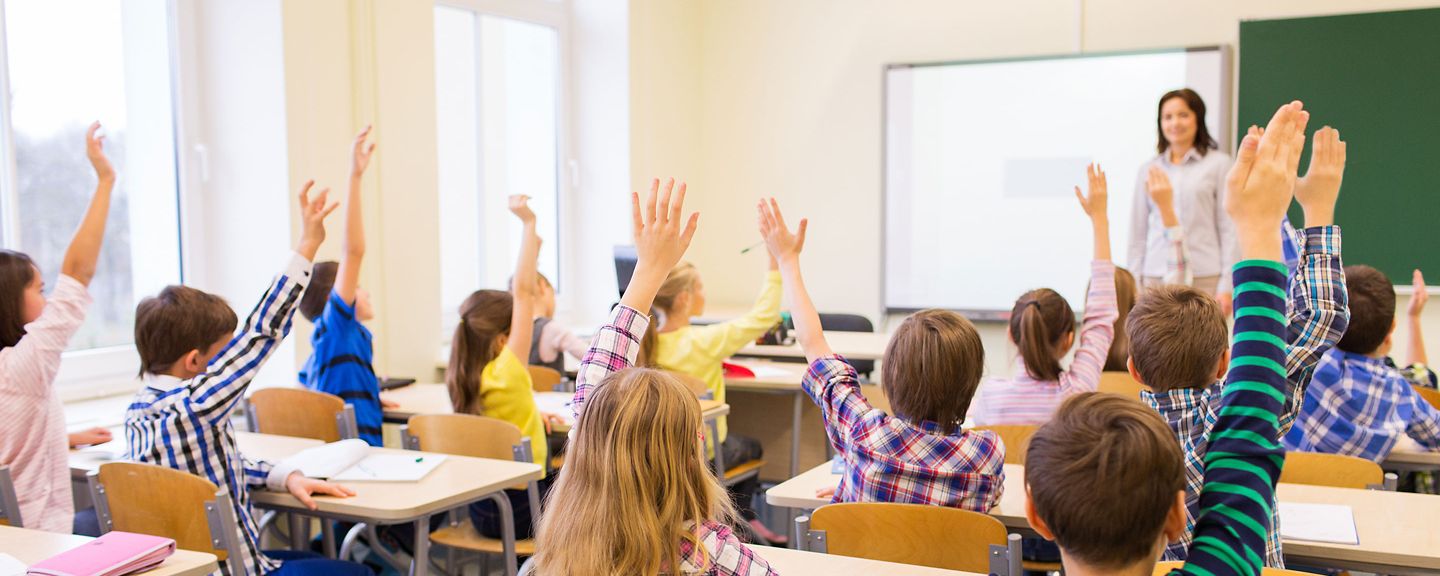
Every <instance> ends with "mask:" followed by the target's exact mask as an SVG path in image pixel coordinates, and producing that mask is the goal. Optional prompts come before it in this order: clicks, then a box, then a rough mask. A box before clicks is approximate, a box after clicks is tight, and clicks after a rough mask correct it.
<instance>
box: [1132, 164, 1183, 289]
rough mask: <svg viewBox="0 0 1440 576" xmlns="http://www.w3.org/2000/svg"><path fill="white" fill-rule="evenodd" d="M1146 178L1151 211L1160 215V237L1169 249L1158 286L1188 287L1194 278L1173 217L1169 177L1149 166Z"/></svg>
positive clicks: (1156, 167) (1179, 228)
mask: <svg viewBox="0 0 1440 576" xmlns="http://www.w3.org/2000/svg"><path fill="white" fill-rule="evenodd" d="M1147 176H1148V178H1147V182H1146V190H1147V191H1148V192H1149V196H1150V201H1151V202H1152V203H1153V204H1154V205H1155V210H1156V211H1157V212H1159V213H1160V224H1161V225H1162V226H1164V227H1165V228H1164V230H1163V232H1162V236H1164V237H1165V243H1166V244H1168V245H1169V246H1170V253H1169V254H1168V255H1167V256H1166V258H1165V276H1164V277H1163V278H1162V279H1161V282H1164V283H1165V284H1183V285H1185V286H1189V285H1191V284H1193V283H1194V282H1195V278H1194V275H1193V274H1194V273H1193V272H1191V270H1190V254H1189V252H1187V251H1186V249H1185V229H1184V228H1182V227H1181V226H1180V216H1179V215H1178V214H1176V213H1175V189H1174V187H1172V186H1171V185H1170V177H1169V176H1166V175H1165V171H1164V170H1161V169H1160V167H1159V166H1151V167H1150V173H1149V174H1148V175H1147ZM1140 272H1141V273H1143V272H1144V271H1143V270H1141V271H1140Z"/></svg>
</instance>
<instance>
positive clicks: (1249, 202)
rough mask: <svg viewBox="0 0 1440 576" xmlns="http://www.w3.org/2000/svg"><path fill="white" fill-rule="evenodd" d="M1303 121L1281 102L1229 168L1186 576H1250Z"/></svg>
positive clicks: (1275, 439)
mask: <svg viewBox="0 0 1440 576" xmlns="http://www.w3.org/2000/svg"><path fill="white" fill-rule="evenodd" d="M1307 118H1308V115H1306V114H1305V113H1304V112H1303V111H1302V110H1301V109H1300V103H1299V102H1295V103H1292V104H1287V105H1285V106H1282V107H1281V108H1280V110H1279V111H1277V112H1276V114H1275V117H1274V119H1272V120H1271V122H1270V127H1269V129H1268V132H1267V134H1266V135H1265V137H1264V138H1256V137H1254V136H1247V137H1246V138H1245V140H1244V142H1242V144H1241V150H1240V154H1239V159H1238V160H1237V161H1236V163H1235V167H1234V168H1232V169H1231V173H1230V177H1229V181H1230V183H1231V187H1230V192H1229V193H1228V194H1227V197H1226V201H1225V204H1226V210H1227V211H1228V212H1229V213H1230V215H1231V216H1232V218H1234V221H1235V226H1236V230H1237V231H1238V236H1239V244H1240V248H1241V254H1242V256H1243V258H1244V260H1243V261H1241V262H1240V263H1238V264H1236V265H1235V271H1234V276H1233V277H1234V278H1235V281H1236V287H1235V328H1234V330H1235V332H1234V338H1233V340H1232V341H1231V354H1232V357H1233V360H1232V361H1231V363H1230V370H1229V372H1228V373H1227V375H1226V384H1225V387H1224V389H1223V390H1224V391H1223V392H1222V396H1221V400H1220V402H1221V406H1220V409H1219V410H1218V412H1217V413H1218V415H1219V416H1218V418H1217V420H1216V422H1215V425H1214V428H1213V429H1212V432H1211V434H1210V449H1209V450H1208V451H1207V452H1206V454H1205V484H1204V485H1203V487H1202V488H1201V491H1200V516H1199V518H1198V519H1197V520H1196V524H1195V541H1194V543H1193V544H1192V545H1191V548H1190V551H1189V560H1188V561H1187V562H1186V564H1185V567H1184V569H1183V571H1184V572H1186V573H1191V574H1210V575H1225V574H1246V575H1252V574H1259V573H1260V568H1261V565H1262V564H1263V563H1264V557H1265V542H1266V535H1267V533H1268V532H1269V530H1270V528H1271V526H1270V507H1271V505H1272V502H1274V499H1275V482H1276V481H1277V480H1278V479H1279V477H1280V467H1281V465H1282V464H1283V463H1284V461H1285V450H1284V448H1283V447H1282V446H1281V445H1280V442H1279V439H1280V430H1279V425H1278V422H1277V419H1278V417H1279V415H1280V412H1281V411H1282V410H1283V409H1284V403H1283V401H1282V399H1283V398H1284V386H1285V369H1284V364H1283V362H1284V358H1285V349H1284V336H1285V316H1284V310H1285V299H1284V293H1285V292H1284V286H1285V266H1284V264H1281V263H1280V258H1281V250H1280V236H1279V235H1277V234H1275V223H1276V222H1279V221H1280V218H1281V217H1282V216H1283V215H1284V213H1285V209H1286V208H1287V207H1288V206H1289V203H1290V193H1291V190H1292V189H1293V185H1294V179H1295V171H1294V166H1295V163H1292V160H1294V161H1295V162H1298V158H1299V152H1300V149H1301V148H1303V147H1304V142H1305V137H1304V127H1305V122H1306V120H1307Z"/></svg>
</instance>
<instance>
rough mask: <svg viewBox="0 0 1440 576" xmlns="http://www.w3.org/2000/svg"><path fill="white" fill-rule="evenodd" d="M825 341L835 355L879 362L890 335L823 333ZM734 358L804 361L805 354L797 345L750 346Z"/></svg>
mask: <svg viewBox="0 0 1440 576" xmlns="http://www.w3.org/2000/svg"><path fill="white" fill-rule="evenodd" d="M825 341H826V342H828V343H830V348H831V349H833V350H834V351H835V353H836V354H839V355H841V356H844V357H846V358H849V359H851V360H879V359H880V358H881V357H883V356H885V347H886V346H887V345H889V344H890V335H889V334H885V333H875V332H835V331H832V330H826V331H825ZM736 356H755V357H762V358H798V359H800V360H804V359H805V352H803V351H801V350H800V345H799V344H791V345H789V346H761V345H757V344H751V345H749V346H746V347H745V349H743V350H741V351H740V352H739V353H738V354H736Z"/></svg>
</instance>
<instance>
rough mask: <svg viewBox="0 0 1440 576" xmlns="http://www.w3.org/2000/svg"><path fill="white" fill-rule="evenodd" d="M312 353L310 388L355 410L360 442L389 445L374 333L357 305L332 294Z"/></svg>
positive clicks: (304, 377)
mask: <svg viewBox="0 0 1440 576" xmlns="http://www.w3.org/2000/svg"><path fill="white" fill-rule="evenodd" d="M310 345H311V348H312V350H313V351H312V352H311V353H310V358H309V359H308V360H306V361H305V368H304V369H302V370H300V383H301V384H304V385H305V387H306V388H309V389H311V390H315V391H317V392H324V393H326V394H334V395H336V396H339V397H340V399H341V400H344V401H345V403H346V404H349V405H351V406H354V407H355V427H356V428H357V429H358V430H357V432H359V433H360V439H362V440H364V441H365V442H366V443H367V444H369V445H371V446H380V447H383V446H384V445H385V440H384V437H383V435H382V432H381V430H380V424H381V422H382V421H383V420H384V418H383V414H382V413H381V411H380V381H379V380H378V379H376V378H375V368H374V366H373V365H372V362H373V360H374V358H375V346H374V344H373V343H372V340H371V336H370V329H369V328H366V327H365V325H364V324H361V323H360V320H359V319H357V318H356V317H355V304H354V303H353V302H346V301H345V300H343V299H341V298H340V293H339V292H336V291H334V290H331V291H330V298H329V300H328V301H327V302H325V310H324V312H321V313H320V317H318V318H316V319H315V333H314V334H312V335H311V336H310Z"/></svg>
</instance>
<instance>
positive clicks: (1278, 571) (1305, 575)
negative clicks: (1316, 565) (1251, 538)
mask: <svg viewBox="0 0 1440 576" xmlns="http://www.w3.org/2000/svg"><path fill="white" fill-rule="evenodd" d="M1184 565H1185V563H1184V562H1175V561H1169V562H1159V563H1156V564H1155V571H1154V572H1153V573H1152V574H1154V576H1164V575H1166V574H1169V573H1170V571H1171V570H1179V569H1180V567H1181V566H1184ZM1260 576H1315V575H1314V574H1311V573H1309V572H1296V571H1294V570H1285V569H1283V568H1268V567H1267V568H1262V569H1261V570H1260Z"/></svg>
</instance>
